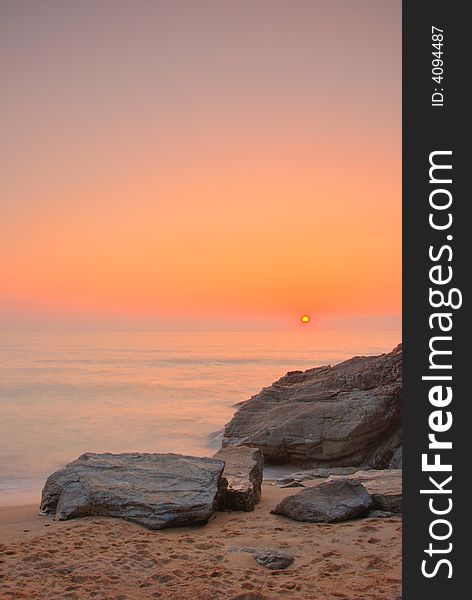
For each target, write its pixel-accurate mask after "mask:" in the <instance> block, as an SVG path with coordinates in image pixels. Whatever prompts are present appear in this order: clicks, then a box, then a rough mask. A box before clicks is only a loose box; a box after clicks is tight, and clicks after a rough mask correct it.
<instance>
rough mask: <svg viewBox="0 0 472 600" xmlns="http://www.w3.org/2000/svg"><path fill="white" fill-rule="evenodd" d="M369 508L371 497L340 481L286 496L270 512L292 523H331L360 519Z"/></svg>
mask: <svg viewBox="0 0 472 600" xmlns="http://www.w3.org/2000/svg"><path fill="white" fill-rule="evenodd" d="M371 506H372V498H371V496H370V494H369V493H368V492H367V490H366V489H365V487H364V486H363V485H362V484H361V483H359V482H357V481H350V480H347V479H340V480H337V481H326V482H323V483H320V484H319V485H317V486H313V487H310V488H305V489H304V490H302V491H301V492H298V493H296V494H294V495H293V496H286V497H285V498H284V499H283V500H282V501H281V502H279V504H277V506H276V507H275V509H274V510H272V511H271V512H272V513H273V514H276V515H284V516H286V517H290V518H291V519H294V520H295V521H308V522H310V523H335V522H337V521H346V520H347V519H354V518H356V517H364V516H366V515H367V513H368V511H369V509H370V508H371Z"/></svg>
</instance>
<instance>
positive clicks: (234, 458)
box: [213, 446, 264, 511]
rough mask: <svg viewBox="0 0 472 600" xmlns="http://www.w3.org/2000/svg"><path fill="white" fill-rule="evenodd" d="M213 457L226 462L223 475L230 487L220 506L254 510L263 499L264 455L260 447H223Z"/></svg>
mask: <svg viewBox="0 0 472 600" xmlns="http://www.w3.org/2000/svg"><path fill="white" fill-rule="evenodd" d="M213 458H216V459H218V460H221V461H223V462H224V463H225V468H224V471H223V477H224V478H225V479H226V480H227V482H228V489H227V490H226V493H225V494H224V496H222V501H221V502H220V506H219V508H229V509H231V510H245V511H251V510H254V507H255V505H256V504H257V503H258V502H260V499H261V486H262V477H263V467H264V457H263V455H262V452H261V451H260V450H259V449H258V448H248V447H247V446H237V447H230V448H222V449H221V450H219V451H218V452H217V453H216V454H215V455H214V457H213Z"/></svg>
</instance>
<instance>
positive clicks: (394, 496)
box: [328, 469, 403, 513]
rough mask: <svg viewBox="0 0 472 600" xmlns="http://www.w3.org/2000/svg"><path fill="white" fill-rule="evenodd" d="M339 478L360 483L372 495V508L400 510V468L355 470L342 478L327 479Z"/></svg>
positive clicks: (398, 511) (335, 477) (399, 511)
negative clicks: (355, 471)
mask: <svg viewBox="0 0 472 600" xmlns="http://www.w3.org/2000/svg"><path fill="white" fill-rule="evenodd" d="M340 479H344V480H351V481H358V482H359V483H361V484H362V485H363V486H364V487H365V489H366V490H367V491H368V492H369V494H370V495H371V496H372V501H373V506H372V508H373V510H381V511H387V512H392V513H401V512H402V499H403V495H402V471H401V470H400V469H383V470H380V471H376V470H372V471H357V473H354V474H352V475H348V476H347V477H343V478H340V477H337V476H332V477H330V478H329V480H328V481H336V480H340Z"/></svg>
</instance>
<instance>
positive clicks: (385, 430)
mask: <svg viewBox="0 0 472 600" xmlns="http://www.w3.org/2000/svg"><path fill="white" fill-rule="evenodd" d="M401 392H402V349H401V345H400V346H398V347H397V348H395V349H394V350H393V351H392V352H391V353H389V354H382V355H380V356H369V357H354V358H351V359H350V360H347V361H345V362H343V363H341V364H339V365H336V366H334V367H331V366H326V367H318V368H314V369H309V370H308V371H305V372H302V371H294V372H290V373H287V375H285V376H284V377H282V378H281V379H279V380H278V381H276V382H275V383H274V384H272V385H271V386H269V387H267V388H264V389H263V390H262V391H261V392H259V393H258V394H256V395H255V396H253V397H252V398H251V399H250V400H248V401H246V402H244V403H243V404H242V406H241V408H240V409H239V410H238V411H237V413H236V414H235V415H234V417H233V419H232V420H231V421H230V422H229V423H228V424H227V425H226V427H225V431H224V436H223V447H228V446H241V445H243V446H252V447H256V448H260V450H261V451H262V452H263V454H264V458H265V460H266V461H267V462H272V463H290V462H291V463H298V464H305V465H306V466H312V467H343V466H371V467H374V468H385V467H387V466H388V465H389V463H390V460H391V459H392V456H393V454H394V452H395V450H396V449H397V448H398V447H399V446H400V445H401Z"/></svg>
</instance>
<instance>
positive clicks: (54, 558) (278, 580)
mask: <svg viewBox="0 0 472 600" xmlns="http://www.w3.org/2000/svg"><path fill="white" fill-rule="evenodd" d="M320 481H321V480H313V481H310V482H309V485H316V484H317V483H320ZM297 491H298V490H297V489H296V488H295V489H294V488H289V489H287V488H285V489H284V488H279V487H277V486H273V485H272V484H271V483H270V482H268V481H265V482H264V483H263V494H262V500H261V503H260V504H258V505H257V506H256V508H255V510H254V511H253V512H230V511H228V512H219V513H216V514H215V515H214V517H213V518H212V519H210V521H209V523H208V524H207V525H202V526H196V527H181V528H173V529H162V530H159V531H149V530H147V529H144V528H143V527H140V526H139V525H135V524H133V523H128V522H126V521H123V520H121V519H112V518H108V517H85V518H77V519H72V520H70V521H55V520H54V519H53V518H52V517H45V516H39V515H38V514H37V512H38V507H37V506H36V505H32V504H27V505H22V506H20V505H18V506H8V507H7V506H6V507H0V539H1V540H2V543H1V545H0V551H1V552H0V553H1V559H0V560H1V561H2V564H1V565H0V571H2V573H4V575H3V578H2V579H0V590H1V593H0V597H1V598H2V599H3V598H5V599H7V598H12V599H17V598H33V599H36V598H37V599H41V598H44V597H47V598H48V600H55V599H65V598H72V599H73V598H75V599H77V600H85V599H88V598H106V599H108V598H109V599H112V598H113V599H117V598H120V600H135V599H136V600H141V599H142V600H148V599H150V598H163V599H168V600H213V599H215V598H216V599H218V600H219V599H221V600H233V599H234V600H235V599H236V598H237V597H238V596H239V595H241V594H244V593H246V594H248V593H252V594H253V596H252V597H253V598H254V599H256V598H257V599H259V600H275V599H278V598H285V597H286V595H287V594H288V593H289V594H290V595H291V597H292V598H293V600H306V598H311V597H313V594H316V598H317V600H336V599H344V600H396V599H397V597H398V596H399V595H401V529H402V520H401V517H399V516H398V517H393V518H389V519H358V520H352V521H345V522H342V523H335V524H314V523H302V522H297V521H292V520H290V519H287V518H285V517H282V516H278V515H272V514H270V512H269V511H270V510H271V508H273V507H274V505H275V504H276V503H277V502H279V501H280V500H281V499H282V498H283V497H285V496H287V495H291V494H294V493H296V492H297ZM248 546H249V547H257V546H259V547H267V548H272V549H276V548H278V549H282V550H286V551H288V552H290V553H291V554H293V556H294V557H295V560H294V563H293V564H292V565H291V566H290V567H289V568H287V569H285V570H283V571H270V570H269V569H266V568H265V567H262V566H260V565H258V564H257V563H256V562H255V561H254V559H253V555H252V554H250V553H248V552H244V551H240V552H234V551H231V549H234V548H235V547H236V548H241V547H243V548H244V547H248ZM366 580H368V582H369V589H367V590H366ZM45 594H46V595H45ZM258 594H259V595H258Z"/></svg>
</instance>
